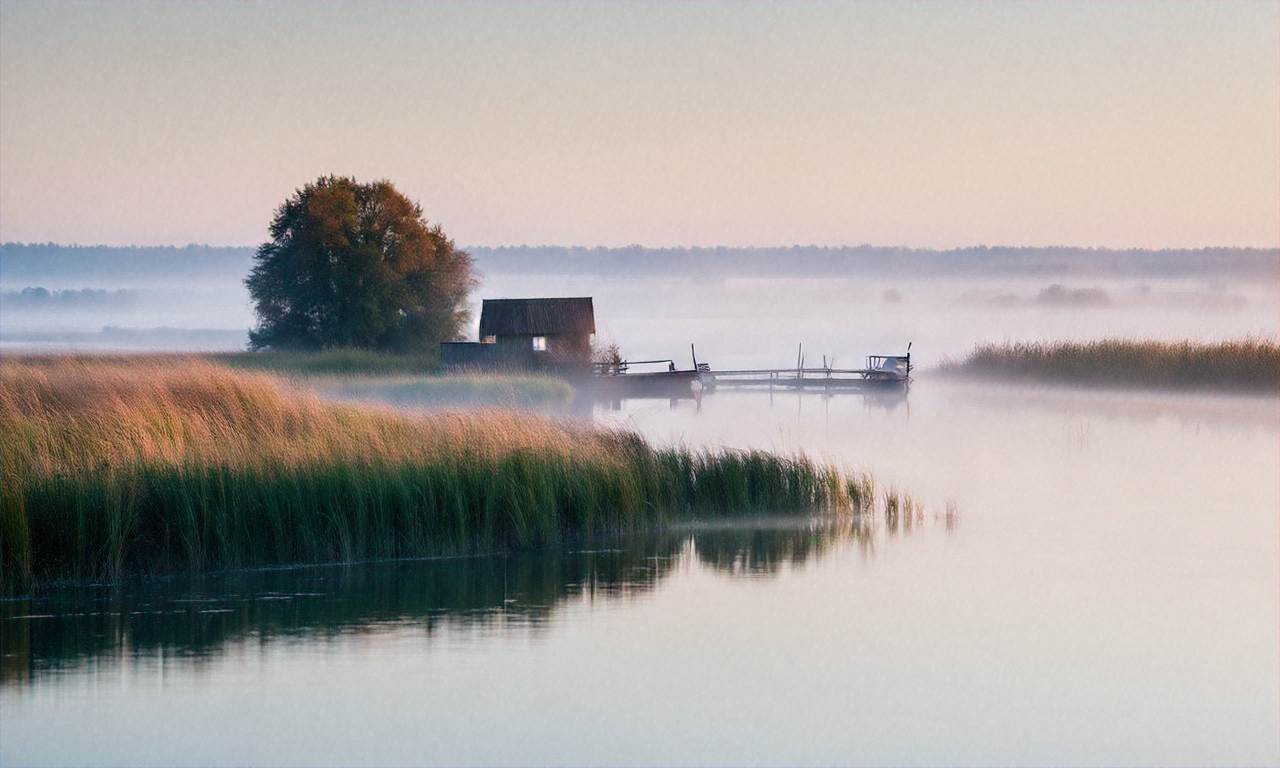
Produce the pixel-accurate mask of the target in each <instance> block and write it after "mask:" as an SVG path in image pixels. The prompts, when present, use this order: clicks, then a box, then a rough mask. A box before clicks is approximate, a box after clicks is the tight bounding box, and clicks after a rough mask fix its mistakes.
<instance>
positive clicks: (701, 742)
mask: <svg viewBox="0 0 1280 768" xmlns="http://www.w3.org/2000/svg"><path fill="white" fill-rule="evenodd" d="M1054 286H1058V287H1056V288H1055V287H1054ZM3 287H4V290H21V288H22V287H25V286H18V287H17V288H14V286H13V285H12V284H5V285H4V286H3ZM45 287H46V288H49V289H50V290H54V289H67V288H77V289H80V288H87V287H94V288H103V289H110V290H116V289H127V290H130V291H136V292H137V293H136V300H137V302H138V303H137V305H136V306H129V307H114V306H111V307H94V308H92V310H90V309H89V308H86V309H85V310H84V311H83V312H81V311H72V310H68V309H66V308H65V307H58V308H57V309H56V310H55V309H53V308H51V309H49V311H48V313H46V314H41V313H43V312H45V310H42V309H41V310H36V309H31V308H30V307H28V306H23V307H22V308H19V309H15V308H13V307H12V306H10V305H9V302H8V301H6V302H5V305H6V306H5V307H4V308H3V315H2V319H3V323H2V325H3V330H2V333H3V335H0V339H3V341H4V343H5V344H6V345H9V347H10V348H13V347H14V346H19V345H22V344H33V342H21V341H19V340H17V338H16V337H17V336H20V335H21V334H20V333H19V332H17V331H16V330H14V329H16V328H20V327H27V328H30V329H40V328H54V327H56V328H67V329H70V330H77V329H78V331H77V332H80V331H86V329H87V331H92V330H93V329H94V326H95V324H98V323H102V324H116V323H118V324H119V325H120V327H135V328H136V327H154V326H169V327H185V328H190V329H195V328H205V327H214V328H222V329H223V330H227V329H231V330H234V329H235V327H236V324H237V323H239V324H240V327H244V326H247V324H248V323H249V322H251V316H250V315H249V313H248V310H247V302H246V300H245V296H244V293H243V289H242V288H240V287H238V286H237V285H235V284H234V282H233V281H228V282H223V283H210V284H207V285H205V284H202V285H188V286H185V287H183V286H180V285H177V284H175V285H169V286H163V287H162V286H157V285H150V286H147V285H143V284H140V283H136V282H129V281H121V282H120V283H111V282H110V281H105V280H104V281H103V282H102V283H101V284H95V285H85V284H83V283H80V282H75V281H70V282H64V283H60V284H54V283H52V282H50V283H48V284H46V285H45ZM169 290H172V291H173V293H172V294H169V293H166V291H169ZM575 295H587V296H593V297H594V299H595V311H596V322H597V330H598V334H597V335H598V336H599V337H601V338H605V339H611V340H613V341H616V342H617V343H618V344H619V345H620V346H621V347H622V350H623V353H624V355H625V356H627V357H630V358H632V359H637V358H643V359H652V358H674V359H675V360H676V361H677V363H678V364H679V365H680V366H681V367H689V366H690V365H691V358H690V351H689V344H690V343H694V344H696V345H697V355H698V359H699V361H709V362H710V363H711V364H712V366H713V367H714V368H718V369H727V368H735V367H755V366H769V367H787V366H792V365H794V364H795V362H796V351H797V345H798V344H800V343H802V342H803V344H804V356H805V358H806V364H807V365H811V366H812V365H816V364H821V362H822V356H823V355H824V354H825V355H826V356H827V357H828V362H830V361H831V358H834V364H835V365H837V366H850V367H856V366H859V365H861V363H862V358H863V356H864V355H867V354H874V353H890V354H892V353H897V352H901V351H902V350H903V349H904V348H905V346H906V343H907V341H908V340H910V341H912V342H914V345H913V348H912V353H913V360H914V361H915V362H917V364H918V365H920V366H921V369H920V370H919V372H918V373H917V377H916V381H915V383H914V384H913V385H912V387H911V390H910V392H909V393H907V394H905V395H862V394H839V395H835V396H830V397H828V396H824V395H821V394H817V393H807V394H801V393H796V392H784V391H775V392H772V393H771V392H769V391H767V390H751V391H732V390H719V391H715V392H708V393H705V394H703V395H702V396H701V397H700V398H696V399H694V398H691V399H678V400H668V399H629V400H623V401H618V402H613V403H609V402H605V403H600V404H597V405H596V406H595V408H594V409H593V410H592V409H589V410H587V411H586V412H585V413H584V412H583V411H582V410H581V409H579V410H578V411H577V412H576V415H574V416H573V417H574V418H591V419H594V420H595V421H596V422H598V423H600V424H602V425H609V426H622V427H626V428H629V429H633V430H636V431H637V432H639V433H641V434H642V435H644V436H645V437H647V438H648V439H650V440H651V441H653V442H655V443H658V444H684V445H689V446H694V447H730V448H746V447H759V448H768V449H773V450H778V451H782V452H800V451H803V452H805V453H808V454H810V455H813V456H815V457H819V458H822V459H825V460H828V461H831V462H834V463H838V464H840V465H842V466H845V467H849V468H854V469H859V470H866V471H869V472H871V473H873V474H874V476H875V477H876V479H877V481H878V483H879V484H880V491H884V490H887V489H889V488H896V489H898V490H901V491H904V492H907V493H909V494H910V495H911V496H912V497H913V498H915V499H917V500H918V501H919V502H921V503H922V505H923V514H922V515H921V516H920V517H919V518H918V519H914V518H913V519H911V520H910V525H906V524H904V522H903V521H898V522H897V523H896V524H894V525H892V526H891V525H890V524H889V523H888V521H887V520H886V519H885V518H884V517H883V516H881V515H877V516H875V517H874V518H870V519H867V520H865V521H863V522H862V523H859V526H858V530H853V529H852V528H844V529H832V528H830V527H824V526H820V525H814V524H810V523H808V522H803V523H801V524H799V525H798V526H797V525H795V524H791V525H785V526H784V525H779V524H777V523H776V522H769V521H762V522H759V523H747V524H744V525H742V526H737V527H733V528H730V529H724V530H710V529H700V530H681V531H670V532H665V533H663V534H660V535H655V536H644V537H636V538H633V539H624V540H621V541H609V542H602V543H599V544H598V545H597V544H595V543H591V544H588V545H583V546H579V547H575V548H572V549H571V550H564V551H553V552H541V553H530V554H525V555H520V556H518V557H494V558H481V559H472V560H460V561H446V562H413V563H399V564H372V565H358V566H350V567H339V568H313V569H299V570H296V571H283V572H265V573H243V574H230V575H225V576H215V577H209V578H206V579H196V580H187V579H174V580H169V581H163V582H145V583H140V584H130V585H126V586H125V587H123V588H107V587H100V588H97V589H92V590H83V589H73V590H69V591H61V592H55V593H52V594H50V595H46V596H45V597H42V598H40V599H37V600H28V601H18V602H10V603H6V604H4V605H3V606H0V622H3V627H0V632H2V633H3V634H2V637H3V639H4V656H3V664H2V665H0V669H2V670H3V677H0V711H3V714H4V721H5V738H4V739H3V740H2V741H0V761H2V762H5V763H11V762H12V763H24V764H67V763H75V764H93V763H108V762H129V763H140V764H145V763H151V764H194V763H199V764H239V763H245V762H253V763H259V764H276V765H285V764H298V763H343V764H366V765H387V764H409V763H413V764H421V763H428V764H529V763H574V764H587V763H590V764H638V763H642V764H653V763H671V762H678V763H681V764H692V765H713V764H717V765H719V764H740V763H752V764H766V765H780V764H805V765H818V764H833V763H834V764H856V765H884V764H918V765H933V764H939V763H958V764H982V765H987V764H995V763H999V764H1011V763H1017V764H1063V763H1079V764H1086V763H1087V764H1116V765H1149V764H1153V763H1160V764H1164V763H1180V764H1202V763H1204V764H1207V763H1213V764H1222V763H1231V764H1243V765H1263V764H1274V763H1276V762H1277V761H1280V729H1277V728H1276V724H1277V722H1280V685H1277V683H1278V682H1280V515H1278V514H1277V511H1278V510H1280V408H1277V399H1276V398H1275V397H1243V396H1212V395H1199V394H1167V393H1153V392H1143V391H1130V392H1110V391H1095V390H1079V389H1070V388H1059V387H1024V386H1002V385H992V384H980V383H957V382H950V381H946V380H941V379H939V378H938V377H936V376H932V375H931V374H930V371H929V370H928V366H930V365H932V364H934V363H936V362H938V361H940V360H942V359H943V358H946V357H959V356H962V355H963V354H964V353H965V352H967V351H968V350H969V349H970V348H971V347H972V346H973V345H974V344H975V343H977V342H982V341H1003V340H1060V339H1078V340H1086V339H1094V338H1102V337H1109V336H1128V337H1135V338H1144V339H1147V338H1151V339H1184V338H1191V339H1196V340H1216V339H1228V338H1237V337H1240V336H1246V335H1253V336H1258V337H1263V338H1270V339H1275V338H1277V336H1278V333H1280V328H1278V327H1277V318H1280V287H1277V283H1276V282H1275V281H1274V280H1261V279H1256V278H1251V277H1249V276H1245V275H1238V274H1225V275H1216V276H1205V275H1182V276H1176V277H1169V276H1162V275H1129V274H1126V275H1115V274H1031V275H1027V274H1018V275H1011V274H1001V275H991V274H988V275H982V274H975V275H965V276H948V277H945V278H922V277H919V276H902V275H862V276H812V275H810V276H797V275H791V276H778V275H773V276H767V277H765V276H742V275H739V276H734V277H727V278H722V279H721V278H713V277H707V276H696V277H695V276H684V277H681V276H671V275H663V276H654V275H647V276H629V277H625V278H624V277H616V278H609V277H600V276H598V275H583V274H579V275H550V274H516V273H509V272H508V273H503V272H493V271H489V272H486V273H485V274H484V275H483V282H482V285H481V287H480V288H479V289H478V290H477V291H475V292H474V293H473V298H474V299H475V304H476V308H477V310H478V307H479V301H480V300H481V299H483V298H497V297H519V296H575ZM67 301H74V299H67ZM163 302H170V303H168V304H166V303H163ZM53 317H56V318H57V322H59V323H63V324H64V325H57V326H55V325H53V323H54V321H53V320H52V319H50V318H53ZM11 323H12V324H11ZM173 343H179V342H173ZM49 344H50V346H55V345H56V344H65V342H50V343H49ZM84 344H85V346H86V347H94V348H103V347H107V346H110V344H107V343H99V341H93V342H84ZM185 344H186V342H182V343H181V344H180V348H197V347H198V345H191V346H185ZM140 345H141V346H144V347H148V348H150V347H155V346H163V344H160V343H156V342H154V341H153V340H148V341H146V342H145V344H143V343H142V342H140ZM35 346H39V344H35ZM949 511H950V512H952V514H950V515H949V514H948V512H949ZM156 723H164V724H165V734H164V738H163V739H157V738H155V736H156V731H155V727H156V726H155V724H156ZM69 726H73V727H69ZM495 734H500V738H499V737H497V736H495Z"/></svg>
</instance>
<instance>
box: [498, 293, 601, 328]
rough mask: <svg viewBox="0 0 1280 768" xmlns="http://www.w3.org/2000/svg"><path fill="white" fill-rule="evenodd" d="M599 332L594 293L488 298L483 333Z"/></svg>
mask: <svg viewBox="0 0 1280 768" xmlns="http://www.w3.org/2000/svg"><path fill="white" fill-rule="evenodd" d="M595 332H596V313H595V309H593V308H592V306H591V297H590V296H578V297H573V298H562V299H485V300H484V304H483V306H482V307H481V309H480V335H481V336H554V335H556V334H562V333H568V334H588V333H595Z"/></svg>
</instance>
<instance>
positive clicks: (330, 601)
mask: <svg viewBox="0 0 1280 768" xmlns="http://www.w3.org/2000/svg"><path fill="white" fill-rule="evenodd" d="M886 519H887V518H886ZM917 523H918V525H919V524H922V523H923V518H919V519H918V521H917ZM918 525H917V527H918ZM950 528H951V526H950V524H948V526H947V530H950ZM911 531H912V526H911V525H910V524H907V525H905V526H901V525H900V524H899V520H898V518H897V517H894V518H892V519H888V522H887V524H886V523H884V522H883V521H882V518H878V517H872V516H871V515H862V516H854V517H852V518H843V519H839V520H811V521H796V520H794V519H791V520H761V521H756V522H754V523H752V524H751V526H750V527H745V528H744V527H742V524H741V523H737V524H735V525H734V526H732V527H730V526H720V525H713V526H690V527H685V528H683V529H676V530H671V531H666V532H663V533H660V534H653V535H649V536H641V537H634V538H628V539H627V540H625V541H613V542H607V543H602V544H596V545H593V546H591V547H590V548H580V549H565V550H550V551H543V552H536V553H526V554H519V555H510V556H492V557H477V558H460V559H453V560H418V561H396V562H383V563H366V564H359V565H350V566H322V567H311V568H295V569H277V570H261V571H241V572H235V573H226V574H216V575H210V576H203V577H183V578H172V579H152V580H146V581H141V582H137V583H130V584H126V585H115V586H98V587H80V588H63V589H56V590H52V591H51V592H49V593H48V594H45V595H41V596H38V597H35V598H29V599H22V600H9V601H4V602H0V684H3V685H7V686H15V685H16V686H25V685H27V684H32V683H38V682H39V681H40V680H41V679H42V678H43V677H46V676H49V675H54V674H59V673H67V672H74V671H77V670H80V669H83V668H86V667H96V666H98V665H100V664H103V663H106V664H112V663H115V664H119V663H121V662H123V661H127V660H133V659H149V658H150V659H154V658H155V657H160V658H162V659H167V660H170V661H172V660H181V661H183V662H185V663H189V664H193V665H199V664H202V663H206V662H209V661H213V660H216V659H217V658H219V657H220V656H221V655H222V654H223V653H224V652H225V651H226V649H227V647H228V646H230V645H232V644H235V643H237V642H243V641H246V640H253V641H255V642H258V643H264V644H265V643H271V642H278V641H288V640H299V639H307V640H325V639H332V638H335V637H337V636H340V635H348V634H373V633H377V632H378V631H380V630H388V629H401V628H403V627H405V626H407V625H408V626H414V627H417V628H420V629H421V630H422V631H423V632H425V633H426V634H427V635H428V636H432V635H434V634H436V633H437V632H439V631H440V630H441V629H443V628H446V627H447V628H450V629H463V630H474V631H481V632H494V631H513V630H524V631H529V630H531V631H534V632H537V631H539V630H540V629H541V628H545V627H546V626H547V625H548V623H549V622H551V621H553V620H554V618H555V615H556V613H557V611H558V610H559V609H561V608H562V606H564V605H565V604H567V603H570V602H575V601H577V602H586V603H594V602H596V601H610V602H626V601H629V600H634V599H638V598H642V597H643V596H644V595H646V594H648V593H650V592H651V591H653V590H654V589H657V588H658V587H659V586H660V585H661V584H662V582H663V581H664V580H665V579H667V578H669V577H670V576H671V575H672V574H673V573H677V572H680V571H682V570H686V569H690V568H705V569H709V570H711V571H713V572H715V573H719V574H723V575H727V576H731V577H765V578H767V577H771V576H773V575H776V574H777V573H779V572H780V571H783V570H785V569H786V568H787V567H794V566H799V565H802V564H804V563H806V562H807V561H810V560H816V559H819V558H822V557H824V556H826V555H828V554H830V553H831V552H834V551H837V550H840V549H845V548H853V549H856V550H857V551H859V552H861V553H862V554H863V555H864V556H867V555H870V554H872V553H873V552H874V550H875V542H876V538H877V536H883V535H885V534H886V533H895V534H896V533H899V532H908V533H909V532H911Z"/></svg>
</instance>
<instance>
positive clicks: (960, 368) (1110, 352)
mask: <svg viewBox="0 0 1280 768" xmlns="http://www.w3.org/2000/svg"><path fill="white" fill-rule="evenodd" d="M941 371H942V372H943V373H945V374H948V375H956V376H975V377H983V378H993V379H1006V380H1019V381H1041V382H1057V383H1062V384H1082V385H1090V386H1115V387H1149V388H1162V389H1205V390H1219V391H1230V392H1271V393H1276V392H1280V344H1277V343H1276V342H1273V341H1265V340H1260V339H1244V340H1240V341H1223V342H1215V343H1199V342H1192V341H1183V342H1162V341H1135V340H1130V339H1107V340H1103V341H1094V342H1083V343H1082V342H1053V343H1014V344H1009V343H1006V344H984V345H981V346H978V347H977V348H975V349H974V350H973V351H972V352H970V353H969V355H968V356H967V357H966V358H965V359H964V360H962V361H960V362H950V363H944V364H943V365H942V367H941Z"/></svg>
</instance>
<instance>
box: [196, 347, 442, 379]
mask: <svg viewBox="0 0 1280 768" xmlns="http://www.w3.org/2000/svg"><path fill="white" fill-rule="evenodd" d="M205 358H206V359H208V360H209V361H211V362H214V363H219V364H221V365H225V366H227V367H229V368H235V369H237V370H246V371H266V372H268V373H277V374H281V375H287V376H391V375H397V374H426V373H435V372H438V371H439V369H440V355H439V354H438V353H435V352H432V353H430V354H420V355H392V354H388V353H385V352H374V351H371V350H367V349H327V350H322V351H318V352H288V351H261V352H218V353H213V354H209V355H205Z"/></svg>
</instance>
